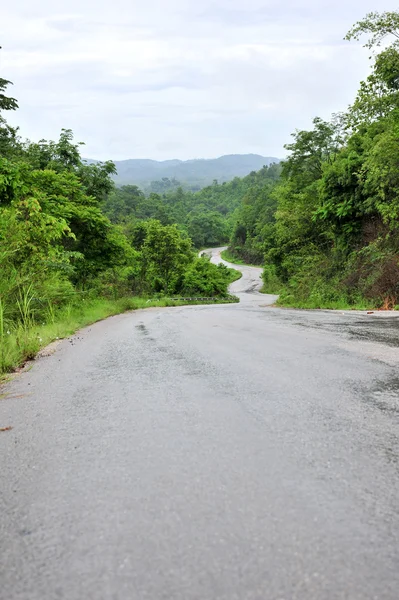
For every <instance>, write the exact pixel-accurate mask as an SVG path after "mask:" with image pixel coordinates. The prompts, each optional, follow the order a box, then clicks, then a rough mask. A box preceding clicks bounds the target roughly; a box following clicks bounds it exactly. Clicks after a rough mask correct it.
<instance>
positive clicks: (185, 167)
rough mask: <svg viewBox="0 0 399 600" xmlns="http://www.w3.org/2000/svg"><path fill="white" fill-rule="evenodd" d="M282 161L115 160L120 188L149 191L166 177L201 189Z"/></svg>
mask: <svg viewBox="0 0 399 600" xmlns="http://www.w3.org/2000/svg"><path fill="white" fill-rule="evenodd" d="M274 162H276V163H277V162H279V159H278V158H274V157H270V156H269V157H265V156H260V155H259V154H230V155H226V156H221V157H220V158H214V159H193V160H186V161H183V160H165V161H156V160H145V159H130V160H122V161H115V165H116V168H117V170H118V174H117V175H116V176H115V181H116V183H117V184H118V185H127V184H136V185H138V186H140V187H142V188H148V187H149V186H150V184H151V182H152V181H160V180H162V179H163V178H168V179H170V180H171V179H175V180H177V181H179V182H181V183H182V184H183V185H185V186H187V187H189V188H192V189H200V188H202V187H205V186H206V185H209V184H211V183H212V182H213V181H214V180H215V179H217V180H218V181H219V182H221V183H222V182H224V181H231V180H232V179H234V177H245V175H248V174H249V173H251V171H259V170H260V169H261V168H262V167H263V166H264V165H270V164H272V163H274Z"/></svg>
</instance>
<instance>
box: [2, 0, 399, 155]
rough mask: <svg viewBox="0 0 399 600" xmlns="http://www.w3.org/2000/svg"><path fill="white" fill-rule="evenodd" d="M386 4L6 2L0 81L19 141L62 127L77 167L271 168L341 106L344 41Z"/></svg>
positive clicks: (353, 0) (363, 58)
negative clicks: (77, 154) (209, 162)
mask: <svg viewBox="0 0 399 600" xmlns="http://www.w3.org/2000/svg"><path fill="white" fill-rule="evenodd" d="M396 8H398V3H397V2H392V0H385V1H384V3H383V6H381V0H379V1H377V0H334V1H331V2H330V1H329V0H285V1H281V0H140V1H138V0H113V1H112V2H109V1H107V2H104V0H103V1H102V0H68V2H67V1H66V0H62V1H59V0H35V1H33V0H13V1H12V2H7V3H6V4H4V3H3V6H2V8H1V22H0V45H1V46H3V50H1V51H0V52H1V55H0V56H1V58H0V76H2V77H5V78H7V79H10V80H11V81H13V82H14V86H13V88H12V93H13V95H14V96H15V97H16V98H17V99H18V101H19V104H20V109H19V111H18V113H16V114H15V115H12V117H10V118H9V121H10V122H12V123H14V124H18V125H20V127H21V133H22V135H23V137H29V138H30V139H32V140H38V139H40V138H48V139H55V138H57V136H58V133H59V131H60V129H61V128H63V127H64V128H71V129H72V130H73V131H74V132H75V136H76V139H77V140H78V141H84V142H86V148H85V149H84V155H85V156H88V157H91V158H97V159H108V158H113V159H115V160H118V159H124V158H154V159H159V160H163V159H168V158H181V159H188V158H199V157H205V158H211V157H216V156H220V155H222V154H232V153H248V152H254V153H258V154H263V155H265V156H278V157H280V156H283V155H284V153H285V152H284V149H283V145H284V144H285V143H287V142H289V140H290V133H291V132H292V131H293V130H294V129H295V128H306V127H309V126H310V123H311V119H312V118H313V117H314V116H316V115H317V116H321V117H323V118H328V117H329V116H330V115H331V113H332V112H338V111H340V110H343V109H345V108H346V106H347V105H348V103H350V102H351V101H352V100H353V98H354V94H355V92H356V89H357V87H358V83H359V81H360V80H361V79H362V78H364V77H365V76H367V73H368V71H369V68H370V66H369V61H368V55H369V52H368V50H366V49H364V48H362V46H361V44H357V43H355V42H351V43H349V42H344V41H343V40H342V38H343V36H344V35H345V33H346V31H347V30H348V29H349V28H350V26H351V25H352V24H353V23H354V22H355V21H357V20H358V19H360V18H362V17H363V16H364V15H365V14H366V13H367V12H370V11H372V10H394V9H396Z"/></svg>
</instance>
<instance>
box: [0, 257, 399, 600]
mask: <svg viewBox="0 0 399 600" xmlns="http://www.w3.org/2000/svg"><path fill="white" fill-rule="evenodd" d="M219 252H220V251H219V250H218V249H216V250H213V251H212V253H211V254H212V260H213V261H215V262H216V261H218V260H219ZM243 270H244V277H243V279H241V280H240V281H237V282H235V284H233V287H234V291H235V292H237V293H238V295H239V297H240V299H241V302H240V304H230V305H216V306H194V307H193V306H191V307H179V308H168V309H148V310H144V311H136V312H133V313H127V314H123V315H120V316H117V317H113V318H110V319H108V320H106V321H103V322H101V323H97V324H95V325H93V326H91V327H88V328H86V329H84V330H82V331H81V332H79V333H78V334H76V335H75V336H73V337H72V338H71V339H70V340H64V341H63V342H61V343H60V344H59V345H58V347H57V348H56V350H55V351H54V352H53V353H51V352H49V353H48V356H43V357H42V358H40V359H38V360H37V361H35V362H34V363H33V366H32V368H31V369H30V370H26V371H25V372H23V373H22V374H20V375H18V376H17V377H16V378H15V379H14V380H13V381H12V382H11V383H9V384H7V386H6V387H5V389H4V390H3V393H4V395H3V397H2V399H1V400H0V426H7V425H11V426H12V427H13V429H12V430H11V431H7V432H2V433H0V456H1V490H0V492H1V505H0V553H1V554H0V598H1V599H2V600H53V599H54V600H56V599H65V600H136V599H137V600H324V599H326V600H341V599H342V600H343V599H345V600H397V598H398V597H399V591H398V590H399V568H398V566H399V503H398V498H399V478H398V468H399V426H398V416H399V401H398V390H399V376H398V362H399V356H398V355H399V351H398V345H399V328H398V324H399V321H398V319H396V318H395V317H393V316H390V315H388V316H386V315H382V314H375V315H366V314H364V313H348V312H345V313H339V312H328V311H294V310H283V309H277V308H273V307H271V306H270V303H272V302H273V300H274V298H273V297H269V296H265V295H262V294H260V293H258V292H257V291H256V288H257V286H258V285H259V281H260V280H259V271H258V270H254V269H253V268H244V269H243ZM246 290H249V291H246Z"/></svg>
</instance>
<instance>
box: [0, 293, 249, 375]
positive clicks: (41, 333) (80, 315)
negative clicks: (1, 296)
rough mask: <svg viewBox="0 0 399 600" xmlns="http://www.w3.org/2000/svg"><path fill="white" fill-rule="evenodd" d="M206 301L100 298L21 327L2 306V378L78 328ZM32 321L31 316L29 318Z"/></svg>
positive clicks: (230, 298) (24, 322)
mask: <svg viewBox="0 0 399 600" xmlns="http://www.w3.org/2000/svg"><path fill="white" fill-rule="evenodd" d="M237 301H238V300H237V299H236V298H235V297H234V296H228V297H226V298H214V299H212V303H214V304H218V303H226V302H237ZM204 303H207V302H206V301H198V300H195V299H193V300H188V299H186V300H185V299H170V298H160V299H150V300H148V299H146V298H136V297H130V298H120V299H117V300H107V299H105V298H98V299H95V300H84V299H82V300H81V302H80V303H79V304H76V303H73V304H72V303H71V304H68V305H66V306H64V307H63V308H61V309H59V310H57V311H55V312H52V314H51V316H50V315H49V317H51V318H49V319H48V322H45V323H42V324H40V325H39V324H36V325H34V324H33V322H32V321H30V322H29V324H28V322H27V319H26V318H24V319H23V320H22V321H21V322H20V323H19V324H13V323H10V322H8V323H7V322H6V321H5V320H4V310H3V306H2V305H1V303H0V375H2V376H3V378H4V374H6V373H9V372H11V371H13V370H15V369H16V368H17V367H19V366H21V365H23V364H24V363H25V362H26V361H27V360H30V359H33V358H34V357H35V356H36V354H37V353H38V352H39V350H40V349H41V348H44V347H45V346H47V345H48V344H50V343H51V342H53V341H55V340H58V339H63V338H65V337H68V336H70V335H72V334H73V333H75V332H76V331H77V330H78V329H81V328H82V327H85V326H86V325H91V324H93V323H96V322H97V321H101V320H103V319H106V318H107V317H111V316H113V315H117V314H120V313H123V312H126V311H128V310H137V309H142V308H151V307H159V308H162V307H167V306H184V305H188V304H204ZM24 306H25V309H26V304H24V302H23V299H22V301H21V307H22V309H23V313H24V317H28V316H29V313H28V312H27V311H26V310H25V309H24ZM29 318H30V317H29Z"/></svg>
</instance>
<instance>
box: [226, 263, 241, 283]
mask: <svg viewBox="0 0 399 600" xmlns="http://www.w3.org/2000/svg"><path fill="white" fill-rule="evenodd" d="M224 260H226V259H224ZM229 274H230V283H233V282H234V281H238V280H239V279H241V277H242V273H241V271H237V269H232V268H230V267H229Z"/></svg>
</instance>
